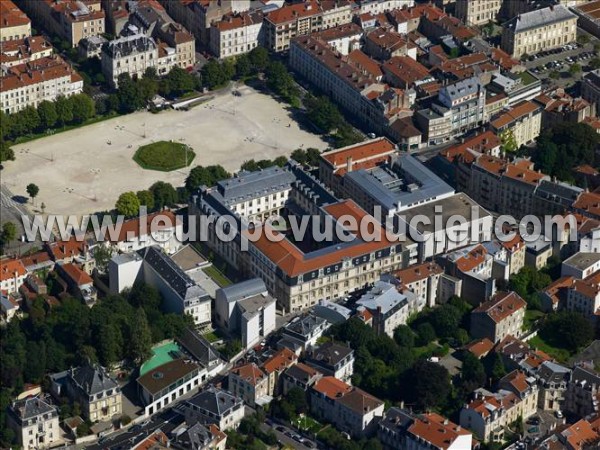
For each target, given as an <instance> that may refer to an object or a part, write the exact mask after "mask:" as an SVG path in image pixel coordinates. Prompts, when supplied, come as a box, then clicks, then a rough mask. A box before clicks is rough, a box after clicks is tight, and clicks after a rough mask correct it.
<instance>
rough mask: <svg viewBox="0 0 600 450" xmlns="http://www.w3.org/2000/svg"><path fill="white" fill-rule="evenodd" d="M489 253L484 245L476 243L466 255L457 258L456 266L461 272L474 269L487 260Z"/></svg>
mask: <svg viewBox="0 0 600 450" xmlns="http://www.w3.org/2000/svg"><path fill="white" fill-rule="evenodd" d="M487 254H488V253H487V250H486V249H485V247H484V246H483V245H481V244H479V245H476V246H475V247H473V248H472V249H471V250H470V251H469V252H468V253H467V254H466V255H465V256H461V257H460V258H458V259H457V260H456V267H457V268H458V270H460V271H461V272H468V271H470V270H473V269H475V268H476V267H477V266H478V265H480V264H482V263H483V262H484V261H485V257H486V256H487Z"/></svg>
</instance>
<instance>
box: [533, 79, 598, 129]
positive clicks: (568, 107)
mask: <svg viewBox="0 0 600 450" xmlns="http://www.w3.org/2000/svg"><path fill="white" fill-rule="evenodd" d="M535 102H536V103H539V104H540V105H542V107H543V111H542V125H543V127H544V128H550V127H551V126H553V125H556V124H558V123H562V122H571V123H579V122H584V121H585V120H586V119H587V118H590V117H593V116H594V114H595V112H596V107H595V105H594V104H591V103H589V102H588V101H587V100H585V99H584V98H581V97H580V98H573V97H571V96H570V95H569V94H567V93H566V92H565V90H564V89H562V88H558V89H553V90H551V91H548V92H544V93H542V94H541V95H539V96H538V97H536V98H535Z"/></svg>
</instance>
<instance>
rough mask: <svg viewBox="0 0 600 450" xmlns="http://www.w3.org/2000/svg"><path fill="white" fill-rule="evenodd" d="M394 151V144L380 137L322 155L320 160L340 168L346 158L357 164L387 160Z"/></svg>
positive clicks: (345, 161) (344, 164) (344, 165)
mask: <svg viewBox="0 0 600 450" xmlns="http://www.w3.org/2000/svg"><path fill="white" fill-rule="evenodd" d="M395 151H396V146H395V145H394V143H393V142H392V141H390V140H389V139H387V138H385V137H381V138H377V139H373V140H370V141H366V142H361V143H359V144H354V145H350V146H348V147H343V148H339V149H337V150H331V151H329V152H325V153H322V154H321V158H323V159H324V160H325V161H327V162H329V164H331V165H332V166H333V167H336V168H337V167H340V166H343V167H346V163H347V161H348V158H352V162H353V163H358V162H360V161H363V160H371V159H373V158H375V159H376V158H380V157H382V158H388V157H389V156H390V155H391V154H393V153H394V152H395Z"/></svg>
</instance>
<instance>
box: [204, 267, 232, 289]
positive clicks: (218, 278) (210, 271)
mask: <svg viewBox="0 0 600 450" xmlns="http://www.w3.org/2000/svg"><path fill="white" fill-rule="evenodd" d="M202 270H203V271H204V273H205V274H206V275H208V276H209V277H211V278H212V279H213V281H214V282H215V283H217V284H218V285H219V286H220V287H227V286H229V285H230V284H232V282H231V280H230V279H229V278H227V277H226V276H225V275H224V274H223V273H222V272H221V271H220V270H219V269H217V268H216V267H215V266H209V267H207V268H206V269H202Z"/></svg>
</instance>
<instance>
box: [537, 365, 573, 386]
mask: <svg viewBox="0 0 600 450" xmlns="http://www.w3.org/2000/svg"><path fill="white" fill-rule="evenodd" d="M570 373H571V370H570V369H568V368H566V367H564V366H561V365H560V364H556V363H554V362H552V361H545V362H543V363H542V365H541V366H540V368H539V369H538V373H537V376H538V377H539V378H540V379H541V380H543V381H544V383H556V384H559V383H561V382H563V381H566V380H567V379H568V378H569V374H570Z"/></svg>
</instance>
